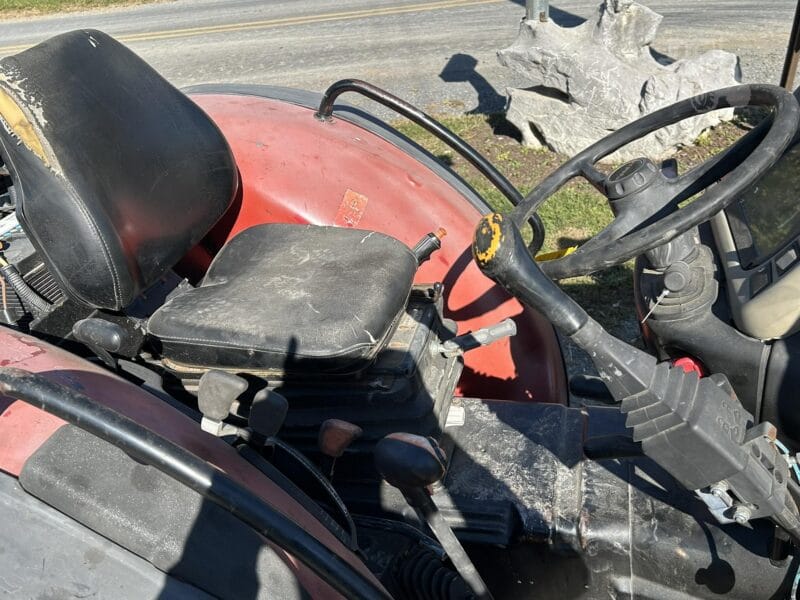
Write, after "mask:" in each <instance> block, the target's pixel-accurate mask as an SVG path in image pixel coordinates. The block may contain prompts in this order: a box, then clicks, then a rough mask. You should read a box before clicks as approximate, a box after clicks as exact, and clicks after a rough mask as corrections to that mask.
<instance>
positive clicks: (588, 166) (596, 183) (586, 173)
mask: <svg viewBox="0 0 800 600" xmlns="http://www.w3.org/2000/svg"><path fill="white" fill-rule="evenodd" d="M578 169H579V173H580V175H581V177H583V178H584V179H585V180H586V181H588V182H589V183H591V184H592V187H594V189H596V190H597V191H598V192H600V193H601V194H603V196H605V195H606V186H605V182H606V176H605V175H604V174H603V173H601V172H600V171H599V170H598V169H597V167H595V166H594V165H593V164H592V163H591V162H589V161H588V160H587V161H584V162H583V163H581V164H580V165H579V166H578Z"/></svg>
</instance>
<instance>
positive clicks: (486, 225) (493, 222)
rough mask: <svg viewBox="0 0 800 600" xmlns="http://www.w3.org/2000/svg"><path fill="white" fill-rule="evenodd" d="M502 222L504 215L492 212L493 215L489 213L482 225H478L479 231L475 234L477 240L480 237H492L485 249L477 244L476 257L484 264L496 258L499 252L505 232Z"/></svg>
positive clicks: (482, 220)
mask: <svg viewBox="0 0 800 600" xmlns="http://www.w3.org/2000/svg"><path fill="white" fill-rule="evenodd" d="M502 222H503V215H501V214H498V213H492V214H491V215H487V216H486V217H484V218H483V219H481V223H480V226H479V227H478V231H477V234H476V236H475V237H476V242H477V238H478V237H481V238H486V237H488V238H490V239H489V244H488V245H487V246H486V249H485V250H481V249H480V248H479V247H478V244H477V243H476V244H475V258H476V260H477V261H478V262H480V263H484V264H485V263H488V262H489V261H490V260H492V259H493V258H494V255H495V254H497V250H498V248H500V242H501V240H502V238H503V232H502V231H501V230H500V223H502ZM482 241H483V240H482ZM481 245H484V244H481Z"/></svg>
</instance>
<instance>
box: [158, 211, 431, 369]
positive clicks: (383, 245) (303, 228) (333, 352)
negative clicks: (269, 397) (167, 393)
mask: <svg viewBox="0 0 800 600" xmlns="http://www.w3.org/2000/svg"><path fill="white" fill-rule="evenodd" d="M415 271H416V260H415V258H414V255H413V254H412V253H411V252H410V251H409V250H408V248H407V247H406V246H405V245H403V244H402V243H400V242H398V241H397V240H395V239H394V238H391V237H389V236H386V235H382V234H379V233H375V232H369V231H361V230H355V229H341V228H337V227H317V226H313V225H280V224H273V225H260V226H256V227H252V228H250V229H247V230H245V231H243V232H242V233H240V234H239V235H237V236H236V237H235V238H234V239H232V240H231V241H230V242H229V243H228V244H226V245H225V247H224V248H223V249H222V251H221V252H220V253H219V254H218V255H217V257H216V258H215V260H214V262H213V264H212V265H211V268H210V269H209V270H208V273H207V274H206V277H205V278H204V280H203V282H202V285H201V286H200V287H198V288H196V289H193V290H190V291H188V292H186V293H184V294H181V295H179V296H177V297H176V298H174V299H172V300H170V301H169V302H167V303H166V304H165V305H164V306H163V307H162V308H160V309H159V310H158V312H156V313H155V314H154V315H153V316H152V318H151V319H150V322H149V324H148V329H149V331H150V333H151V334H153V335H154V336H156V337H157V338H158V339H159V340H161V343H162V345H163V350H162V352H163V354H164V356H166V357H167V358H168V360H170V362H173V363H182V364H190V365H191V364H198V363H199V364H202V365H209V366H217V367H247V368H248V369H252V370H280V371H286V372H292V371H305V370H306V368H307V367H313V369H314V370H323V371H329V370H336V371H342V370H349V369H355V368H358V366H359V365H361V364H363V363H364V362H365V361H367V360H369V359H370V358H371V357H372V356H373V355H374V354H375V352H376V351H377V349H378V348H379V347H380V346H381V345H382V344H383V341H384V340H385V339H386V337H387V336H388V335H389V333H390V332H391V329H392V326H393V325H394V322H395V321H396V319H397V317H398V316H399V314H400V312H401V311H402V310H403V309H404V307H405V304H406V300H407V299H408V293H409V289H410V286H411V280H412V279H413V277H414V273H415ZM232 299H235V301H232Z"/></svg>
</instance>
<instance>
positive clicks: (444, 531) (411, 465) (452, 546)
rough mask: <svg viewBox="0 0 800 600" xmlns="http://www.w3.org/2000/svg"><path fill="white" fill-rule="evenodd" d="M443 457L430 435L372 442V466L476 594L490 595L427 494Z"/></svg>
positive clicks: (438, 474)
mask: <svg viewBox="0 0 800 600" xmlns="http://www.w3.org/2000/svg"><path fill="white" fill-rule="evenodd" d="M445 461H446V457H445V455H444V452H443V451H442V449H441V448H440V447H439V445H438V444H437V443H436V442H435V441H434V440H433V439H431V438H424V437H422V436H419V435H412V434H410V433H391V434H389V435H387V436H386V437H385V438H383V439H382V440H381V441H380V442H378V444H377V445H376V446H375V467H376V468H377V470H378V472H379V473H380V474H381V477H383V478H384V479H385V480H386V482H387V483H388V484H389V485H391V486H393V487H396V488H397V489H398V490H400V491H401V492H402V493H403V496H404V497H405V499H406V501H407V502H408V503H409V505H410V506H411V507H412V508H414V509H415V510H416V511H417V513H418V514H419V515H420V516H421V517H422V518H423V519H424V520H425V522H426V523H427V524H428V526H429V527H430V528H431V531H433V533H434V535H435V536H436V538H437V539H438V540H439V543H440V544H441V545H442V548H444V550H445V552H447V555H448V556H449V557H450V560H451V562H452V563H453V566H454V567H455V568H456V570H457V571H458V573H459V574H460V575H461V577H462V578H463V579H464V581H465V582H466V583H467V585H468V586H469V587H470V589H471V590H472V592H473V594H475V597H476V598H491V597H492V595H491V594H490V593H489V589H488V588H487V587H486V584H485V583H484V582H483V579H482V578H481V576H480V574H479V573H478V570H477V569H476V568H475V565H474V564H472V561H471V560H470V558H469V556H467V553H466V551H465V550H464V547H463V546H462V545H461V542H459V541H458V538H457V537H456V536H455V534H454V533H453V530H452V529H451V528H450V526H449V525H448V524H447V521H446V520H445V519H444V517H443V516H442V514H441V513H440V512H439V509H438V508H437V506H436V503H435V502H434V501H433V499H432V498H431V495H430V491H429V488H430V486H431V485H433V484H434V483H436V482H437V481H439V480H440V479H442V477H444V474H445V471H446V466H445Z"/></svg>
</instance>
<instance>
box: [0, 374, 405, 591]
mask: <svg viewBox="0 0 800 600" xmlns="http://www.w3.org/2000/svg"><path fill="white" fill-rule="evenodd" d="M0 393H3V394H6V395H8V396H11V397H12V398H16V399H19V400H22V401H24V402H27V403H28V404H31V405H32V406H35V407H36V408H39V409H41V410H44V411H45V412H48V413H50V414H52V415H55V416H57V417H59V418H61V419H63V420H65V421H67V422H68V423H71V424H72V425H75V426H77V427H80V428H81V429H83V430H85V431H87V432H89V433H91V434H93V435H95V436H97V437H99V438H100V439H102V440H105V441H107V442H109V443H111V444H114V445H115V446H117V447H118V448H120V449H121V450H123V451H124V452H126V453H127V454H128V455H129V456H131V457H132V458H134V459H135V460H138V461H140V462H142V463H144V464H148V465H151V466H153V467H155V468H156V469H158V470H159V471H161V472H162V473H164V474H166V475H168V476H169V477H172V478H173V479H175V480H177V481H179V482H181V483H183V484H184V485H186V486H188V487H190V488H191V489H193V490H195V491H196V492H198V493H200V494H201V495H202V496H203V497H204V498H206V499H207V500H209V501H210V502H213V503H215V504H217V505H219V506H220V507H222V508H223V509H225V510H227V511H229V512H230V513H232V514H233V515H235V516H236V517H238V518H239V519H240V520H241V521H242V522H244V523H245V524H247V525H249V526H250V527H252V528H253V529H255V530H256V531H258V532H259V533H260V534H261V535H263V536H264V537H265V538H266V539H267V540H269V541H271V542H273V543H275V544H276V545H277V546H279V547H280V548H283V549H284V550H286V552H288V553H289V554H291V555H292V556H294V557H296V558H297V559H298V560H300V561H301V562H302V563H303V564H305V565H306V566H307V567H309V568H310V569H311V570H312V571H313V572H314V573H316V574H317V575H318V576H319V577H320V578H321V579H323V580H324V581H326V582H328V583H329V584H330V585H331V586H332V587H333V588H335V589H336V590H337V591H338V592H339V593H341V594H342V595H343V596H344V597H346V598H360V599H364V600H367V599H370V600H372V599H386V598H389V596H388V594H387V593H386V592H385V591H384V590H383V589H382V588H381V587H380V586H379V585H378V584H377V583H375V582H373V581H370V580H369V579H368V578H367V577H366V576H365V575H364V574H362V573H361V572H359V571H358V570H357V569H356V568H355V567H353V566H352V565H351V564H349V563H348V562H346V561H345V560H343V559H342V558H341V557H339V556H338V555H336V554H335V553H333V552H332V551H331V550H330V549H329V548H328V547H327V546H325V545H324V544H322V543H321V542H319V541H318V540H317V539H316V538H314V537H313V536H311V535H310V534H309V533H308V532H307V531H306V530H305V529H303V528H302V527H300V525H298V524H296V523H294V522H293V521H291V520H289V519H288V518H287V517H286V516H284V515H283V514H281V513H279V512H278V511H276V510H275V509H274V508H272V507H270V506H269V505H267V504H265V503H264V501H263V500H261V498H259V497H258V496H256V495H255V494H254V493H253V492H251V491H250V490H248V489H247V488H246V487H244V486H243V485H241V484H240V483H238V482H236V481H234V480H233V479H231V478H230V477H228V476H227V475H226V474H225V473H223V472H222V471H220V470H219V469H217V468H215V467H213V466H212V465H210V464H209V463H207V462H206V461H204V460H202V459H200V458H198V457H197V456H195V455H194V454H192V453H191V452H189V451H188V450H186V449H185V448H181V447H180V446H178V445H177V444H175V443H173V442H171V441H169V440H167V439H166V438H163V437H161V436H159V435H157V434H155V433H153V432H152V431H150V430H149V429H147V428H145V427H143V426H141V425H139V424H138V423H136V422H135V421H133V420H131V419H129V418H128V417H125V416H124V415H121V414H120V413H118V412H116V411H114V410H112V409H110V408H108V407H106V406H103V405H102V404H99V403H97V402H95V401H94V400H92V399H91V398H89V397H87V396H85V395H83V394H81V393H79V392H77V391H75V390H73V389H71V388H68V387H66V386H63V385H60V384H57V383H53V382H52V381H49V380H47V379H45V378H44V377H42V376H40V375H37V374H34V373H30V372H28V371H24V370H22V369H14V368H0Z"/></svg>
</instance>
